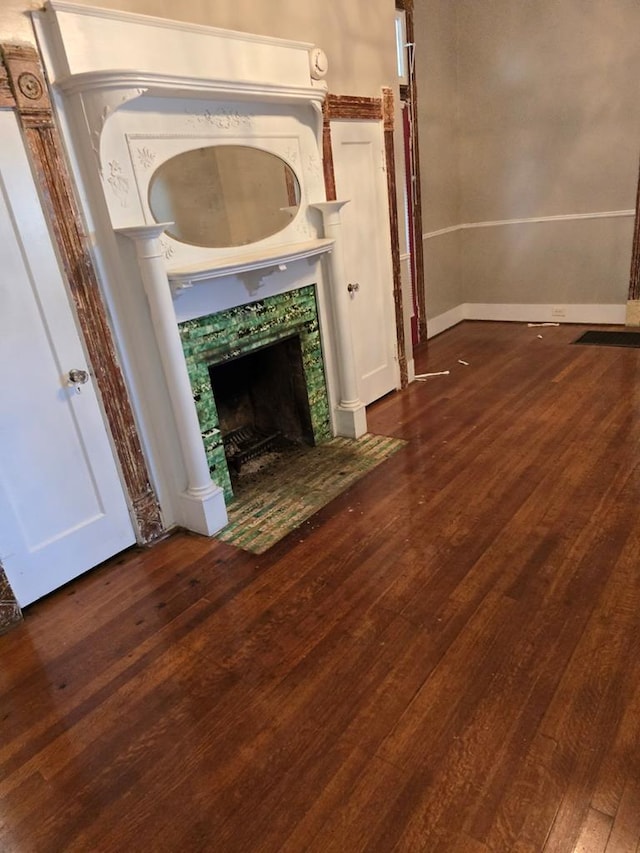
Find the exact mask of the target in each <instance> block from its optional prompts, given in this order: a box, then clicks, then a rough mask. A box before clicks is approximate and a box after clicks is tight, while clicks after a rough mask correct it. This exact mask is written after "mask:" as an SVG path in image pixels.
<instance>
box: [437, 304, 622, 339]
mask: <svg viewBox="0 0 640 853" xmlns="http://www.w3.org/2000/svg"><path fill="white" fill-rule="evenodd" d="M558 309H561V310H562V311H563V312H564V316H558ZM625 319H626V305H540V304H532V305H517V304H500V303H493V302H463V303H461V304H460V305H457V306H456V307H455V308H451V309H450V310H449V311H445V312H444V313H443V314H438V316H437V317H432V318H431V319H429V320H427V338H432V337H433V336H434V335H439V334H440V332H444V331H445V330H446V329H450V328H451V327H452V326H456V325H457V324H458V323H461V322H462V321H463V320H494V321H509V322H519V323H586V324H589V325H600V324H602V325H615V326H624V324H625Z"/></svg>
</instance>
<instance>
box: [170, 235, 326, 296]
mask: <svg viewBox="0 0 640 853" xmlns="http://www.w3.org/2000/svg"><path fill="white" fill-rule="evenodd" d="M333 244H334V240H332V239H326V238H322V239H317V240H309V241H307V242H304V243H286V244H285V245H282V246H273V247H271V248H267V249H264V248H263V249H253V250H250V251H246V252H242V253H239V254H237V255H233V256H231V257H230V256H228V255H227V256H226V257H224V258H219V259H217V260H213V261H206V262H205V263H200V264H191V265H189V266H184V267H171V268H169V269H168V270H167V277H168V279H169V283H170V285H171V289H172V290H173V291H179V290H183V289H184V288H186V287H192V286H193V285H194V284H200V283H203V282H206V281H211V280H212V279H215V278H222V277H223V276H228V275H241V274H242V273H245V272H250V271H251V270H261V269H269V268H273V267H280V266H282V267H286V265H287V264H289V263H291V262H292V261H300V260H303V259H304V258H313V257H316V256H317V255H322V254H324V253H325V252H330V251H331V250H332V249H333Z"/></svg>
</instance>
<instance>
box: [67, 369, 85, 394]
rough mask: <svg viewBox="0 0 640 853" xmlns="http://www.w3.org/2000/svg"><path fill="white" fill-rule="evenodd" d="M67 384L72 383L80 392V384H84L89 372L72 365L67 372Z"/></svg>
mask: <svg viewBox="0 0 640 853" xmlns="http://www.w3.org/2000/svg"><path fill="white" fill-rule="evenodd" d="M68 379H69V385H73V386H74V388H75V389H76V390H77V391H78V393H80V386H81V385H86V383H87V382H88V381H89V374H88V373H87V371H86V370H80V369H79V368H77V367H74V368H73V369H72V370H70V371H69V373H68Z"/></svg>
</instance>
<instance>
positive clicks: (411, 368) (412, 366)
mask: <svg viewBox="0 0 640 853" xmlns="http://www.w3.org/2000/svg"><path fill="white" fill-rule="evenodd" d="M415 378H416V363H415V361H414V359H412V358H409V359H407V380H408V381H409V382H413V380H414V379H415Z"/></svg>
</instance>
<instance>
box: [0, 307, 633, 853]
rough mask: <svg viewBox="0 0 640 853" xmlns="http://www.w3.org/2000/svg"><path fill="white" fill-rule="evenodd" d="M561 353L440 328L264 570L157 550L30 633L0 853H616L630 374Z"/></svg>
mask: <svg viewBox="0 0 640 853" xmlns="http://www.w3.org/2000/svg"><path fill="white" fill-rule="evenodd" d="M582 331H583V328H581V327H574V326H568V325H563V326H559V327H549V328H544V329H541V330H540V329H531V328H528V327H527V326H526V324H519V323H480V322H473V323H471V322H466V323H463V324H461V325H460V326H458V327H456V328H455V329H452V330H449V331H448V332H446V333H443V334H442V335H440V336H438V337H437V338H434V339H432V340H431V341H429V342H428V344H427V345H426V346H424V347H423V348H421V349H420V350H419V351H417V352H416V362H415V363H416V370H417V372H419V373H420V372H428V371H434V370H450V374H449V375H447V376H442V377H434V378H433V379H431V380H429V381H427V382H416V383H413V384H412V385H411V386H410V387H409V388H408V389H406V390H405V391H403V392H400V393H397V394H391V395H388V396H387V397H385V398H384V399H382V400H380V401H379V402H378V403H377V404H375V405H373V406H371V407H369V410H368V418H369V427H370V429H371V430H372V431H374V432H380V433H385V434H389V435H395V436H397V437H401V438H404V439H405V440H406V441H407V444H406V446H405V447H404V448H403V449H402V450H400V451H399V452H398V453H396V454H395V455H394V456H393V457H392V458H391V459H389V460H388V461H387V462H385V463H384V464H383V465H381V466H379V467H378V468H377V469H375V470H374V471H372V472H370V473H369V474H368V475H367V476H366V477H364V478H363V479H362V480H360V481H359V482H358V483H356V484H354V485H353V486H352V487H350V488H349V489H348V490H347V491H346V492H345V493H343V494H342V495H340V496H339V497H338V498H336V499H335V500H334V501H332V502H331V503H330V504H328V505H327V506H325V507H324V508H323V509H322V510H321V511H320V512H318V513H317V514H316V515H315V516H314V517H313V518H311V519H309V520H308V521H307V522H305V523H304V524H303V525H302V526H301V527H300V528H299V529H298V530H296V531H294V532H293V533H291V534H289V535H288V536H287V537H286V538H285V539H283V540H282V541H281V542H279V543H278V544H277V545H276V546H274V547H273V548H272V549H270V550H269V551H268V552H266V553H265V554H263V555H261V556H260V557H256V556H254V555H251V554H247V553H245V552H242V551H240V550H238V549H236V548H233V547H231V546H229V545H225V544H223V543H221V542H217V541H216V540H215V539H214V540H209V539H206V538H204V537H199V536H196V535H193V534H185V533H179V532H178V533H176V534H175V535H173V536H171V537H169V538H168V539H167V540H166V541H164V542H161V543H159V544H158V545H157V546H156V547H154V548H151V549H148V550H146V549H145V550H141V549H132V550H131V551H129V552H127V553H125V554H123V555H121V556H119V557H117V558H115V559H114V560H112V561H109V562H108V563H106V564H105V565H103V566H101V567H99V569H98V570H96V571H94V572H90V573H88V574H87V575H86V576H84V577H82V578H79V579H78V580H76V581H74V582H73V583H71V584H69V585H68V586H67V587H65V588H64V589H62V590H60V591H59V592H57V593H54V594H53V595H51V596H49V597H48V598H47V599H45V600H43V601H41V602H38V603H36V604H34V605H33V606H31V607H30V608H28V609H27V612H26V619H25V621H24V622H23V624H22V625H20V626H19V627H17V628H16V629H15V630H14V631H12V632H10V633H9V634H6V635H4V636H3V637H0V849H1V850H3V851H5V850H6V851H7V853H25V851H28V853H59V851H61V850H65V851H75V853H87V851H96V850H100V851H101V853H102V851H114V852H115V851H117V853H120V851H122V850H145V851H146V850H152V851H154V853H155V851H167V853H174V851H175V853H182V851H184V850H189V851H190V853H191V851H207V853H209V851H211V850H216V851H218V850H220V851H224V853H246V851H247V850H251V851H252V853H263V851H280V850H285V851H287V853H297V851H300V852H301V853H302V851H305V853H306V851H322V853H325V851H331V850H335V851H340V853H344V851H349V853H351V851H360V850H368V851H372V853H380V851H403V853H405V851H406V853H415V851H425V853H458V851H459V853H489V852H490V851H491V853H503V851H504V853H507V852H508V853H516V851H517V853H525V851H526V853H550V851H561V853H571V851H573V850H579V849H584V850H589V851H590V853H592V851H596V850H600V851H605V853H625V851H637V849H638V844H639V843H640V817H639V815H640V787H639V783H638V780H639V779H640V733H639V731H640V730H639V729H638V725H637V719H638V714H639V713H640V655H639V654H638V649H639V648H640V623H639V622H638V618H637V614H638V612H640V573H639V572H638V569H637V566H638V554H639V553H640V527H639V526H638V525H637V520H636V519H637V507H638V505H640V459H639V458H638V448H639V447H640V418H639V417H638V413H639V412H640V385H639V384H638V383H637V381H636V378H637V376H638V373H639V371H640V351H639V350H633V349H617V348H611V347H607V348H602V347H585V346H573V345H572V341H573V340H575V338H577V337H578V336H579V334H580V333H581V332H582ZM538 334H542V337H541V338H539V337H538ZM458 359H464V360H465V361H468V362H469V365H468V366H464V365H460V364H459V363H458Z"/></svg>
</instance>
